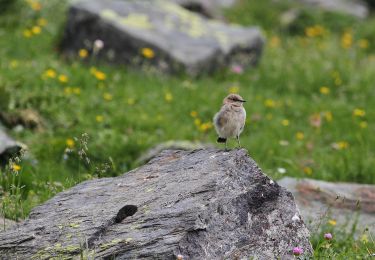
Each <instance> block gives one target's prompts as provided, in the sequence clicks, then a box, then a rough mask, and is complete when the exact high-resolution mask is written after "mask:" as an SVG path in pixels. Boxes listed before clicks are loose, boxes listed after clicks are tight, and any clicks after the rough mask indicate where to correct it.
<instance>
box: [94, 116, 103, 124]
mask: <svg viewBox="0 0 375 260" xmlns="http://www.w3.org/2000/svg"><path fill="white" fill-rule="evenodd" d="M95 120H96V122H98V123H101V122H103V120H104V117H103V116H102V115H97V116H96V117H95Z"/></svg>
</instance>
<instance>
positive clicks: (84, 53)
mask: <svg viewBox="0 0 375 260" xmlns="http://www.w3.org/2000/svg"><path fill="white" fill-rule="evenodd" d="M88 55H89V52H88V51H87V50H86V49H80V50H79V51H78V56H79V57H81V58H82V59H84V58H86V57H87V56H88Z"/></svg>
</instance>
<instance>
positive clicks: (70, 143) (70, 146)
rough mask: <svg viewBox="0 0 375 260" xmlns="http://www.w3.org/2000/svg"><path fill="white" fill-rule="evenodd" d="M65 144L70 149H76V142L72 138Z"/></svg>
mask: <svg viewBox="0 0 375 260" xmlns="http://www.w3.org/2000/svg"><path fill="white" fill-rule="evenodd" d="M65 143H66V146H67V147H68V148H70V149H72V148H73V147H74V145H75V142H74V140H73V139H72V138H68V139H66V142H65Z"/></svg>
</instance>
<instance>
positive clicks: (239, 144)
mask: <svg viewBox="0 0 375 260" xmlns="http://www.w3.org/2000/svg"><path fill="white" fill-rule="evenodd" d="M237 143H238V147H239V148H241V142H240V136H239V135H237Z"/></svg>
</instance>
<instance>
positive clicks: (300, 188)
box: [278, 177, 375, 236]
mask: <svg viewBox="0 0 375 260" xmlns="http://www.w3.org/2000/svg"><path fill="white" fill-rule="evenodd" d="M278 183H279V184H280V185H281V186H283V187H285V188H287V189H288V190H290V191H291V192H292V193H293V195H294V197H295V199H296V202H297V206H298V208H299V209H300V212H301V214H302V216H303V217H304V219H305V222H306V223H307V224H308V227H309V229H310V230H311V231H313V230H314V231H316V230H317V228H319V225H321V224H324V223H325V222H327V220H329V219H334V220H336V221H337V226H338V227H340V228H341V230H344V229H345V231H346V232H347V233H350V232H352V227H353V225H356V226H357V230H356V236H359V235H361V234H363V232H364V230H365V229H366V228H368V230H369V231H370V232H371V233H372V235H373V236H375V203H374V200H375V185H365V184H355V183H331V182H325V181H318V180H312V179H301V180H297V179H294V178H290V177H286V178H283V179H281V180H280V181H278Z"/></svg>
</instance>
